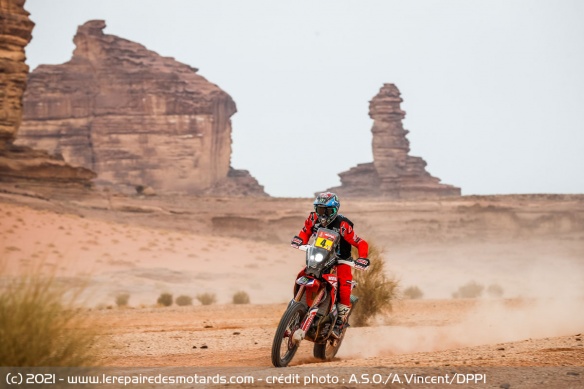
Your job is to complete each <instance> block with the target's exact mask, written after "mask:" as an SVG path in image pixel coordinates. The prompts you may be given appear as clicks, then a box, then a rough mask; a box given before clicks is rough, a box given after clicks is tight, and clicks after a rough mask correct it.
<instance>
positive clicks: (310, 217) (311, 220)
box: [298, 212, 318, 244]
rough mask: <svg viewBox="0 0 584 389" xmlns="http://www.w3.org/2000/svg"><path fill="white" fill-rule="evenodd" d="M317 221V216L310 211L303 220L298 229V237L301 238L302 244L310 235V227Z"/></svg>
mask: <svg viewBox="0 0 584 389" xmlns="http://www.w3.org/2000/svg"><path fill="white" fill-rule="evenodd" d="M317 221H318V216H317V215H316V212H311V213H310V215H308V218H306V220H305V221H304V227H302V230H300V232H299V233H298V236H299V237H300V239H302V244H307V243H308V240H309V239H310V237H311V236H312V228H313V227H314V225H315V224H316V222H317Z"/></svg>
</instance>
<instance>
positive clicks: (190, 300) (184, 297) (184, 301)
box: [174, 294, 193, 307]
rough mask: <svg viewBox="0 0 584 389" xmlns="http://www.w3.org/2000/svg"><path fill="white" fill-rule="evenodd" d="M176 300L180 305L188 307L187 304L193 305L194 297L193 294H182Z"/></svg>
mask: <svg viewBox="0 0 584 389" xmlns="http://www.w3.org/2000/svg"><path fill="white" fill-rule="evenodd" d="M174 302H175V303H176V305H178V306H179V307H186V306H187V305H193V298H192V297H191V296H187V295H184V294H182V295H180V296H178V297H177V298H176V300H175V301H174Z"/></svg>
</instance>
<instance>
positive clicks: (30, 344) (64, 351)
mask: <svg viewBox="0 0 584 389" xmlns="http://www.w3.org/2000/svg"><path fill="white" fill-rule="evenodd" d="M39 274H40V272H35V273H34V274H33V275H24V276H19V277H8V276H5V275H4V274H3V273H2V272H1V271H0V280H1V281H2V283H1V284H0V339H2V341H1V344H2V347H0V366H92V365H95V364H96V363H97V352H98V347H97V344H98V336H97V333H95V332H93V331H92V330H91V329H90V328H92V326H91V325H90V324H89V323H88V322H87V320H88V319H87V316H85V315H84V314H83V311H81V310H80V309H77V308H76V307H75V300H76V299H77V297H78V296H79V294H80V293H81V292H82V289H83V286H75V287H70V286H66V285H65V284H59V283H58V282H57V280H56V279H55V278H54V277H51V276H41V275H39Z"/></svg>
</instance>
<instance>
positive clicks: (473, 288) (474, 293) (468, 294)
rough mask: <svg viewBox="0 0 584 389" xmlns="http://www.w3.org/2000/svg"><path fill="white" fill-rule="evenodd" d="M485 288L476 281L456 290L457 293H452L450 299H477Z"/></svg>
mask: <svg viewBox="0 0 584 389" xmlns="http://www.w3.org/2000/svg"><path fill="white" fill-rule="evenodd" d="M484 289H485V287H484V286H483V285H481V284H479V283H477V282H476V281H470V282H467V283H466V284H464V285H462V286H461V287H459V288H458V291H456V292H454V293H452V297H453V298H455V299H457V298H470V299H474V298H478V297H481V295H482V294H483V290H484Z"/></svg>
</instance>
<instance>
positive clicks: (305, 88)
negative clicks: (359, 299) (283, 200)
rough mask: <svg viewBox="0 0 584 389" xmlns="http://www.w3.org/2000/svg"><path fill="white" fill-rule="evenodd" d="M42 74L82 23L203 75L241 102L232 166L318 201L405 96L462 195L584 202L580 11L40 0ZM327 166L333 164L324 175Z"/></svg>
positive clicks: (432, 157)
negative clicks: (386, 90)
mask: <svg viewBox="0 0 584 389" xmlns="http://www.w3.org/2000/svg"><path fill="white" fill-rule="evenodd" d="M25 8H26V9H27V10H28V11H29V12H30V13H31V19H32V20H33V21H34V22H35V23H36V27H35V29H34V31H33V40H32V42H31V43H30V45H29V46H28V47H27V49H26V52H27V58H28V59H27V62H28V64H29V65H30V66H31V70H32V69H34V68H35V67H36V66H37V65H39V64H58V63H63V62H66V61H68V60H69V59H70V58H71V55H72V52H73V48H74V45H73V36H74V35H75V32H76V30H77V26H78V25H81V24H83V23H85V22H86V21H87V20H91V19H104V20H105V21H106V24H107V27H106V29H105V30H104V31H105V33H106V34H112V35H117V36H120V37H122V38H125V39H129V40H132V41H135V42H138V43H140V44H142V45H144V46H146V47H147V48H148V49H150V50H154V51H156V52H157V53H159V54H161V55H163V56H169V57H174V58H175V59H176V60H178V61H180V62H183V63H186V64H189V65H191V66H193V67H196V68H198V69H199V74H200V75H202V76H203V77H205V78H207V79H208V80H209V81H210V82H213V83H215V84H217V85H218V86H219V87H221V88H222V89H223V90H225V91H226V92H227V93H229V94H230V95H231V97H232V98H233V100H234V101H235V102H236V104H237V108H238V112H237V113H236V114H235V115H234V116H233V117H232V123H233V136H232V137H233V155H232V160H231V162H232V165H233V166H234V167H235V168H237V169H247V170H249V171H250V172H251V173H252V175H253V176H254V177H256V178H257V179H258V181H259V182H260V184H262V185H264V187H265V189H266V191H267V192H268V193H269V194H271V195H273V196H303V197H304V196H312V194H313V193H314V192H316V191H319V190H323V189H326V188H328V187H331V186H335V185H338V184H339V183H340V181H339V177H338V173H340V172H343V171H346V170H348V169H349V168H351V167H353V166H355V165H356V164H358V163H365V162H371V161H372V158H373V157H372V152H371V137H372V135H371V126H372V120H371V119H370V118H369V115H368V108H369V100H371V98H373V96H375V95H376V94H377V92H378V91H379V88H381V86H382V85H383V84H384V83H395V84H396V85H397V86H398V88H399V89H400V91H401V93H402V98H403V99H404V102H403V103H402V109H404V110H405V111H406V112H407V115H406V119H405V121H404V126H405V128H406V129H408V130H410V134H409V135H408V139H409V141H410V146H411V152H410V154H411V155H414V156H420V157H422V158H424V159H425V160H426V162H427V163H428V166H427V170H428V171H429V172H430V173H431V174H432V175H434V176H436V177H439V178H441V179H442V182H444V183H448V184H453V185H456V186H459V187H461V188H462V193H463V194H507V193H584V2H583V1H581V0H553V1H548V0H524V1H519V0H494V1H484V0H480V1H475V0H459V1H448V0H446V1H444V0H443V1H435V0H431V1H417V0H403V1H391V0H379V1H370V0H362V1H356V0H353V1H347V0H330V1H328V0H327V1H319V0H306V1H305V0H294V1H291V0H290V1H286V0H282V1H275V0H262V1H260V0H245V1H243V0H165V1H161V0H27V1H26V3H25ZM323 162H326V163H323Z"/></svg>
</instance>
